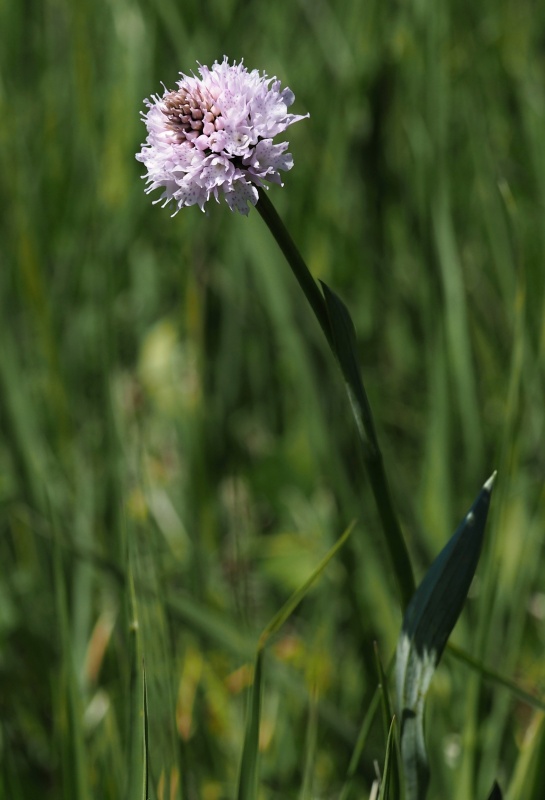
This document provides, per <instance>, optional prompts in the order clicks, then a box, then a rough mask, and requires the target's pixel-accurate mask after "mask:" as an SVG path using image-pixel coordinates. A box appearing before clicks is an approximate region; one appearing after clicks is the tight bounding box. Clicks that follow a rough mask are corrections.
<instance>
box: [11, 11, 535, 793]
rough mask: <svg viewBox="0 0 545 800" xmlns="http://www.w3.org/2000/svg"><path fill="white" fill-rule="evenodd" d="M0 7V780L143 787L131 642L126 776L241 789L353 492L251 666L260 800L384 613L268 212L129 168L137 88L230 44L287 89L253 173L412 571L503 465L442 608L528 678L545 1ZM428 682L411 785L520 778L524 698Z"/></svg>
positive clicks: (464, 674) (490, 657) (382, 636)
mask: <svg viewBox="0 0 545 800" xmlns="http://www.w3.org/2000/svg"><path fill="white" fill-rule="evenodd" d="M0 30H1V31H2V34H3V35H2V48H0V111H1V119H2V124H1V125H0V167H1V171H0V175H1V177H0V192H1V198H2V215H1V218H0V226H1V232H0V261H1V268H0V302H1V304H2V305H1V309H0V311H1V313H0V327H1V350H0V430H1V438H0V505H1V512H2V513H1V517H0V524H1V536H0V553H1V559H2V564H3V569H2V577H1V578H0V680H1V685H2V692H1V693H0V719H1V721H2V722H1V729H0V753H1V756H0V762H1V764H2V767H1V772H0V780H1V782H2V784H1V787H0V796H1V797H6V798H7V797H9V798H10V800H19V798H33V797H37V796H40V797H41V798H43V799H44V800H49V798H58V797H66V798H69V797H70V798H86V797H91V796H94V797H100V798H105V799H107V798H112V799H113V798H119V797H124V796H126V797H128V796H134V795H130V793H131V791H133V789H131V787H133V786H134V785H137V783H136V784H135V781H137V779H136V778H135V774H134V765H135V763H136V762H137V761H138V757H139V756H138V753H139V746H140V745H139V742H140V739H139V738H138V736H139V732H140V725H139V724H135V720H134V718H133V717H131V713H133V712H134V708H135V705H134V702H135V701H134V698H140V699H141V686H140V685H139V682H138V674H139V670H140V664H141V662H140V658H141V657H142V656H143V658H144V659H145V663H146V677H147V684H148V701H149V709H148V710H149V747H150V764H149V768H150V776H149V778H150V796H151V798H161V799H162V798H184V800H192V799H193V798H202V800H221V799H222V798H229V797H233V796H234V791H235V783H236V777H237V765H238V760H239V757H240V752H241V747H242V740H243V720H244V702H245V699H244V698H245V690H246V688H247V686H248V684H249V681H251V669H250V666H249V665H251V663H252V661H253V657H254V652H255V647H256V644H257V635H258V633H259V631H260V630H262V628H263V627H264V625H265V624H266V622H267V621H268V620H269V619H270V618H271V617H272V616H273V614H274V613H275V612H276V611H277V610H278V609H279V608H280V607H281V605H282V604H283V602H284V601H285V600H286V598H287V596H288V595H289V594H290V592H292V591H293V590H294V589H296V588H297V587H298V586H300V585H301V584H302V583H303V582H304V581H305V579H306V578H307V577H308V575H309V574H310V573H311V571H312V570H313V569H314V567H315V566H316V565H317V564H318V562H319V561H320V559H321V557H322V556H323V555H324V553H325V552H326V551H327V549H328V548H329V547H330V546H331V545H332V544H333V542H334V541H335V540H336V539H337V538H338V536H339V535H340V534H341V532H342V531H343V530H344V529H345V528H346V526H347V524H348V522H349V521H350V520H351V519H352V518H354V517H357V518H358V520H359V522H358V525H357V528H356V530H355V531H354V533H353V534H352V537H351V539H350V541H349V543H348V545H346V546H345V548H344V549H343V551H342V553H341V554H340V556H339V557H338V558H337V560H336V561H335V562H334V563H333V564H331V565H330V567H329V568H328V571H327V573H326V574H325V575H324V577H323V578H322V580H321V582H320V583H319V585H318V586H317V587H316V588H315V589H314V590H313V592H312V593H311V594H310V595H309V597H308V598H307V599H306V600H305V602H304V603H303V605H302V607H301V608H300V609H299V611H298V612H297V614H296V616H294V617H293V618H292V620H291V621H290V622H289V623H288V624H287V625H286V626H285V628H284V629H283V630H282V633H281V634H280V635H279V638H278V640H277V641H276V642H275V643H274V644H273V646H272V650H271V653H270V654H269V657H268V659H267V660H266V663H265V692H264V699H263V711H262V714H263V718H262V725H261V748H262V759H261V785H262V789H261V791H262V796H263V798H281V797H282V798H285V797H296V796H298V793H299V790H300V787H301V786H302V785H303V783H304V785H305V789H304V792H305V796H309V797H310V796H312V797H324V798H326V797H327V798H328V797H333V796H335V795H336V794H338V792H339V790H340V787H341V786H342V785H343V781H344V777H345V774H346V770H347V767H348V763H349V760H350V755H351V753H352V748H353V746H354V743H355V740H356V736H357V731H358V728H359V725H360V723H361V720H362V718H363V716H364V714H365V712H366V710H367V708H368V705H369V702H370V699H371V696H372V693H373V691H374V687H375V685H376V682H377V676H376V670H375V666H374V655H373V645H372V643H373V641H374V640H377V641H378V642H379V650H380V653H381V657H382V659H383V661H384V663H387V662H388V659H389V658H390V655H391V653H392V651H393V648H394V645H395V640H396V637H397V633H398V628H399V624H400V614H399V610H398V608H397V606H396V601H395V591H394V586H393V580H392V576H391V575H390V574H389V568H388V564H387V560H386V558H385V553H384V549H383V545H382V542H381V539H380V529H379V526H378V523H377V518H376V513H375V509H374V506H373V502H372V498H371V496H370V493H369V491H368V487H367V482H366V478H365V474H364V472H363V469H362V465H361V463H360V460H359V455H358V450H357V446H356V444H355V442H354V433H353V429H352V422H351V418H350V414H349V411H348V409H347V406H346V400H345V397H344V393H343V387H342V385H341V384H342V382H341V381H340V379H339V375H338V372H337V369H336V367H335V365H334V364H333V363H332V360H331V358H330V357H329V355H328V353H327V352H326V351H325V349H324V347H323V343H322V341H321V338H320V337H321V334H320V331H319V329H318V328H317V325H316V324H315V321H314V319H313V318H312V316H311V314H310V313H309V311H308V309H307V308H306V306H305V305H304V302H303V300H302V298H301V297H300V295H299V292H298V288H297V287H296V286H295V283H294V281H293V278H292V276H291V275H290V273H289V271H288V269H287V268H286V265H285V264H284V262H283V260H282V257H281V255H280V254H279V253H278V252H277V250H276V249H275V246H274V243H273V242H272V239H271V237H270V234H269V233H268V231H267V230H266V229H265V227H264V225H263V223H262V221H261V219H260V218H259V215H258V214H256V213H250V216H249V218H248V219H245V218H242V217H239V216H235V215H233V214H231V213H230V212H229V210H228V208H227V207H226V206H225V205H221V206H216V205H215V204H214V206H213V207H211V208H210V211H209V214H207V215H203V214H202V213H201V212H200V211H199V210H198V209H196V208H191V209H185V210H184V211H183V213H180V214H179V215H177V216H176V217H175V218H174V219H171V217H170V214H169V212H168V211H167V210H161V209H160V208H159V207H156V206H153V205H152V204H151V202H150V198H149V197H147V196H145V195H144V192H143V183H142V182H141V180H140V177H139V176H140V174H141V172H142V170H141V165H139V164H138V163H137V162H136V161H135V160H134V153H135V152H136V151H137V150H138V149H139V145H140V142H141V141H143V140H144V138H145V131H144V127H143V125H142V123H141V121H140V120H139V112H140V110H141V109H142V108H143V98H144V97H145V96H150V95H151V94H153V93H156V92H160V91H161V82H162V81H164V83H165V84H166V85H167V86H172V85H173V83H174V81H175V80H176V78H177V73H178V72H179V71H184V72H186V73H187V72H190V71H191V70H192V69H194V68H195V64H196V61H197V60H198V61H200V62H202V63H205V64H210V63H211V62H212V61H214V59H221V58H222V56H223V55H224V53H225V54H227V55H228V56H229V58H230V59H236V60H239V59H241V58H244V60H245V63H246V65H247V66H248V67H251V68H254V67H256V68H258V69H263V70H266V71H267V72H268V74H269V75H274V74H276V75H277V76H278V77H279V78H280V79H281V81H282V83H283V84H284V85H286V84H288V85H289V86H290V87H291V88H292V89H293V91H294V92H295V95H296V103H295V105H294V107H293V110H294V112H295V113H306V112H307V111H308V112H310V119H309V120H306V121H304V122H300V123H298V124H297V125H296V126H294V127H293V128H292V129H290V151H291V152H292V153H293V155H294V159H295V168H294V170H293V171H292V172H291V173H289V174H288V175H287V176H286V186H285V188H284V189H283V190H280V189H278V188H276V187H275V188H273V189H271V193H270V196H271V199H272V201H273V203H275V205H276V206H277V208H278V209H279V211H280V213H281V214H282V216H283V218H284V220H285V221H286V224H287V226H288V228H289V229H290V230H291V232H292V234H293V236H294V238H295V240H296V242H297V244H298V245H299V247H300V249H301V251H302V253H303V255H304V256H305V257H306V258H307V260H308V264H309V267H310V268H311V270H312V272H313V274H314V275H315V277H317V278H322V279H324V280H326V281H327V283H328V284H329V285H330V286H332V287H333V288H334V289H335V291H337V292H338V293H339V294H340V295H341V296H342V297H344V299H345V300H346V301H347V302H348V305H349V307H350V310H351V313H352V315H353V318H354V321H355V324H356V328H357V332H358V338H359V343H360V347H361V363H362V368H363V373H364V378H365V381H366V388H367V391H368V393H369V396H370V400H371V405H372V407H373V409H374V412H375V418H376V423H377V427H378V430H379V435H380V440H381V444H382V447H383V450H384V453H385V461H386V467H387V470H388V473H389V475H390V481H391V484H392V489H393V494H394V498H395V501H396V504H397V507H398V509H399V513H400V517H401V519H402V523H403V527H404V530H405V532H406V535H407V539H408V543H409V547H410V551H411V554H412V555H413V559H414V563H415V567H416V571H417V574H418V575H419V576H421V575H422V573H423V570H424V569H425V568H426V566H427V565H428V564H429V563H430V562H431V560H432V558H433V556H434V555H435V553H436V552H438V551H439V549H440V548H441V546H442V545H443V543H444V542H445V541H446V539H447V536H448V535H449V534H450V533H451V532H452V530H453V529H454V526H455V525H456V523H457V522H458V520H459V518H461V515H462V514H463V513H464V511H465V509H466V507H467V506H468V505H469V502H470V500H471V498H472V497H473V496H474V495H475V493H476V491H477V489H478V487H479V486H480V485H481V484H482V482H483V480H484V479H485V478H487V477H488V475H489V474H490V473H491V472H492V470H493V469H494V468H498V470H499V475H498V485H497V493H496V495H495V499H494V503H493V509H492V515H491V519H490V521H489V529H488V531H489V532H488V541H487V542H486V544H485V551H484V554H483V557H482V561H481V567H480V569H479V573H478V580H477V581H476V582H475V584H474V587H473V590H472V595H471V599H470V601H469V603H468V607H467V609H466V611H465V613H464V615H463V620H462V621H461V623H460V625H459V626H458V628H457V631H456V634H455V637H456V640H457V641H458V642H459V643H460V644H462V645H463V646H465V647H466V648H468V649H470V650H471V652H472V653H473V654H477V655H479V656H480V657H482V658H483V659H484V661H485V662H486V663H489V664H492V665H494V666H495V667H496V668H498V669H500V670H501V671H502V672H503V673H505V674H507V675H514V676H515V677H516V678H517V680H518V681H519V683H520V684H521V685H522V686H523V687H524V688H525V689H526V690H527V691H533V692H536V693H538V692H539V691H540V690H542V689H543V685H544V672H543V648H544V644H545V634H544V617H545V579H544V577H543V569H542V566H543V555H542V544H541V543H542V539H543V527H544V496H543V491H542V484H543V475H544V469H545V462H544V448H543V427H544V419H545V418H544V413H543V411H544V401H543V396H544V395H543V388H544V378H545V360H544V348H545V324H544V323H545V313H544V311H545V309H544V303H545V269H544V265H545V148H544V138H545V137H544V134H545V12H544V11H543V10H542V9H540V8H539V6H538V5H536V4H535V3H533V2H530V0H516V2H515V0H500V2H491V0H483V2H481V3H479V4H478V5H475V4H472V3H470V2H468V0H461V2H458V3H454V2H450V3H448V2H444V3H440V4H437V3H433V2H431V0H413V2H407V1H406V2H397V3H393V2H392V3H378V2H376V1H375V0H369V2H366V3H362V2H357V0H330V2H328V0H315V1H314V2H312V3H311V2H310V0H293V1H292V2H290V3H287V2H280V3H277V4H268V3H267V4H266V3H259V2H257V0H254V1H253V2H243V1H242V0H210V2H204V3H202V2H197V1H196V0H186V1H185V2H184V3H182V2H176V0H155V2H150V0H93V2H91V0H77V2H76V0H42V1H41V2H39V3H37V2H32V0H19V1H18V2H10V1H9V0H3V1H2V2H0ZM131 585H134V593H132V592H131V589H130V587H131ZM135 620H137V623H138V624H137V625H135V624H134V623H135ZM140 699H139V700H138V702H140ZM429 706H430V708H429V718H428V736H429V739H430V762H431V768H432V790H431V796H433V797H452V798H456V800H467V798H473V797H475V798H484V797H485V796H486V793H487V792H488V791H489V790H490V787H491V785H492V782H493V779H494V778H495V777H498V779H499V781H500V783H501V784H502V786H503V787H509V786H510V787H511V788H510V793H508V795H507V796H508V797H509V799H510V800H515V798H529V797H536V798H537V797H542V796H543V793H544V792H545V778H544V777H543V774H542V768H541V764H542V763H543V757H542V755H541V754H542V753H543V748H544V744H543V742H544V738H543V725H542V723H541V721H540V719H539V717H536V716H534V714H533V713H532V712H531V710H530V709H528V708H526V707H523V706H521V705H520V704H518V703H516V702H515V701H514V700H513V699H512V698H511V697H510V696H509V695H508V694H507V693H506V691H505V690H503V689H498V688H495V687H494V686H491V685H490V684H483V682H482V680H481V679H480V677H479V675H478V674H475V673H472V672H470V671H469V669H468V668H467V667H465V666H463V665H461V664H459V663H458V662H455V661H454V660H449V659H448V658H446V659H445V664H444V665H443V666H442V667H441V668H440V670H439V672H438V673H437V675H436V677H435V680H434V684H433V686H432V691H431V693H430V702H429ZM309 731H310V733H309ZM309 742H310V743H311V744H309ZM384 748H385V741H384V737H383V735H382V731H381V726H380V724H377V725H376V730H374V731H373V732H372V735H371V736H370V738H369V741H368V744H367V747H366V749H365V753H364V759H363V762H362V764H361V766H360V769H359V771H358V781H359V784H358V786H359V795H360V796H367V795H368V792H369V790H370V786H371V783H372V781H373V779H374V768H373V759H378V760H379V762H380V763H383V755H384ZM135 753H136V754H137V755H136V756H135V755H134V754H135ZM309 759H311V760H309ZM511 781H512V782H511Z"/></svg>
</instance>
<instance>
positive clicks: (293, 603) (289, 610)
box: [259, 520, 356, 648]
mask: <svg viewBox="0 0 545 800" xmlns="http://www.w3.org/2000/svg"><path fill="white" fill-rule="evenodd" d="M355 524H356V522H355V520H354V521H353V522H351V523H350V525H349V526H348V528H347V529H346V530H345V532H344V533H343V534H342V536H341V537H340V538H339V540H338V541H337V542H335V544H334V545H333V547H332V548H331V549H330V550H329V551H328V552H327V553H326V555H325V556H324V557H323V559H322V560H321V561H320V563H319V564H318V566H317V567H316V569H315V570H314V571H313V572H312V574H311V575H310V577H309V578H308V579H307V580H306V581H305V583H304V584H303V585H302V586H301V588H300V589H297V591H295V592H294V593H293V594H292V595H291V597H290V598H289V599H288V600H287V601H286V602H285V603H284V605H283V606H282V608H281V609H280V611H278V613H277V614H275V615H274V617H273V618H272V619H271V621H270V622H269V624H268V625H267V626H266V627H265V628H264V630H263V633H262V634H261V636H260V638H259V647H260V648H263V647H265V645H266V644H267V642H268V640H269V639H270V638H271V636H273V635H274V634H275V633H277V632H278V631H279V630H280V628H281V627H282V625H283V624H284V623H285V622H286V620H287V619H288V617H290V616H291V614H293V612H294V611H295V609H296V608H297V606H298V605H299V603H300V602H301V601H302V600H303V598H304V597H305V595H306V594H307V593H308V591H309V590H310V589H311V587H312V585H313V583H314V582H315V581H316V580H317V579H318V578H319V577H320V575H321V574H322V572H323V571H324V570H325V568H326V567H327V565H328V564H329V562H330V561H331V559H332V558H334V556H335V555H336V554H337V552H338V551H339V550H340V549H341V547H342V546H343V545H344V543H345V542H346V540H347V539H348V537H349V536H350V534H351V533H352V531H353V529H354V526H355Z"/></svg>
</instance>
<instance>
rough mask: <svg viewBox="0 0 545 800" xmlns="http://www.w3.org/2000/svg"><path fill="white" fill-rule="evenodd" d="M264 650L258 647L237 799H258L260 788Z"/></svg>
mask: <svg viewBox="0 0 545 800" xmlns="http://www.w3.org/2000/svg"><path fill="white" fill-rule="evenodd" d="M262 679H263V650H262V649H261V648H258V651H257V655H256V660H255V669H254V682H253V684H252V689H251V692H250V703H249V707H248V713H247V715H246V728H245V733H244V747H243V750H242V759H241V762H240V771H239V779H238V789H237V800H256V798H257V789H258V761H259V722H260V717H261V697H262V693H263V686H262Z"/></svg>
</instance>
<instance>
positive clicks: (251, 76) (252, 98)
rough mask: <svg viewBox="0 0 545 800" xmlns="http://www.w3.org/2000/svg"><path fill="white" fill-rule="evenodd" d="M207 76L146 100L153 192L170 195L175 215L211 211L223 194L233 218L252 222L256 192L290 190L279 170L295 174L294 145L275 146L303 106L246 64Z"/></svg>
mask: <svg viewBox="0 0 545 800" xmlns="http://www.w3.org/2000/svg"><path fill="white" fill-rule="evenodd" d="M199 73H200V75H201V77H200V78H197V77H196V76H195V75H193V77H188V76H187V75H184V74H183V73H180V74H181V75H182V80H180V81H178V88H177V89H176V90H175V91H173V92H170V91H168V90H167V89H166V88H165V92H164V94H163V96H162V97H158V96H157V95H154V96H153V97H152V98H151V100H146V105H147V107H148V111H147V113H142V117H143V119H144V121H145V123H146V127H147V129H148V137H147V139H146V142H145V143H144V144H143V145H142V150H141V151H140V152H139V153H137V155H136V158H137V159H138V161H142V163H143V164H145V166H146V169H147V175H145V176H144V177H146V178H147V186H146V192H152V191H153V190H154V189H159V188H161V189H163V194H162V195H161V197H159V198H158V200H156V201H155V202H160V201H161V200H163V201H164V202H163V206H166V205H167V204H168V203H170V202H171V201H172V202H173V203H174V204H175V205H176V206H177V209H176V211H175V212H174V213H177V212H178V211H179V210H180V209H181V208H182V207H183V206H192V205H195V204H197V205H198V206H200V208H201V209H202V210H203V211H204V206H205V203H206V202H207V201H208V200H210V198H211V197H215V198H216V200H217V201H218V202H219V200H220V193H221V194H223V195H224V196H225V200H226V201H227V204H228V205H229V208H230V209H231V211H240V213H241V214H248V203H251V204H252V205H255V204H256V203H257V198H258V193H257V188H256V187H257V186H264V182H265V181H272V182H273V183H279V184H280V185H282V181H281V178H280V173H279V170H281V169H283V170H288V169H291V168H292V166H293V158H292V157H291V154H290V153H287V152H286V150H287V148H288V142H280V143H279V144H273V139H274V137H275V136H277V135H278V134H279V133H282V132H283V131H285V130H286V128H287V127H288V125H291V124H292V123H293V122H297V121H298V120H300V119H304V116H298V115H296V114H288V107H289V106H291V104H292V103H293V101H294V99H295V98H294V95H293V92H292V91H291V90H290V89H281V87H280V81H277V80H276V78H268V77H267V75H266V74H265V73H263V74H262V75H260V73H259V72H258V70H256V69H254V70H252V71H251V72H248V70H247V69H246V67H245V66H243V64H242V63H240V64H233V65H232V66H231V65H230V64H229V63H228V61H227V56H225V57H224V59H223V61H222V62H221V64H220V63H218V62H217V61H216V62H215V63H214V65H213V66H212V69H209V68H208V67H204V66H199ZM305 116H308V114H306V115H305Z"/></svg>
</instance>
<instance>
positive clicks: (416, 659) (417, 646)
mask: <svg viewBox="0 0 545 800" xmlns="http://www.w3.org/2000/svg"><path fill="white" fill-rule="evenodd" d="M494 478H495V473H494V475H492V477H491V478H489V480H488V481H487V482H486V483H485V484H484V486H483V488H482V489H481V492H480V493H479V495H478V497H477V499H476V500H475V502H474V503H473V505H472V506H471V509H470V510H469V512H468V513H467V515H466V516H465V518H464V520H463V521H462V523H461V524H460V526H459V527H458V529H457V530H456V532H455V533H454V535H453V536H452V538H451V539H450V540H449V542H448V543H447V545H446V546H445V547H444V548H443V550H442V551H441V552H440V553H439V555H438V556H437V558H436V559H435V561H434V562H433V564H432V565H431V567H430V569H429V570H428V572H427V573H426V575H425V577H424V580H423V581H422V583H421V584H420V586H419V587H418V589H417V590H416V592H415V594H414V596H413V598H412V600H411V602H410V603H409V606H408V608H407V611H406V612H405V616H404V618H403V625H402V629H401V634H400V637H399V640H398V644H397V655H396V689H397V702H398V709H399V714H400V719H401V756H402V762H403V772H404V775H405V784H406V793H407V794H406V796H407V800H423V798H424V797H425V796H426V791H427V787H428V782H429V768H428V760H427V755H426V748H425V743H424V701H425V697H426V693H427V691H428V688H429V685H430V682H431V679H432V676H433V673H434V671H435V669H436V667H437V664H438V663H439V659H440V658H441V655H442V653H443V649H444V647H445V645H446V643H447V639H448V637H449V636H450V633H451V631H452V629H453V628H454V625H455V624H456V620H457V619H458V617H459V615H460V612H461V610H462V607H463V605H464V602H465V599H466V597H467V593H468V591H469V587H470V584H471V581H472V579H473V575H474V574H475V570H476V568H477V563H478V561H479V556H480V553H481V547H482V543H483V537H484V528H485V524H486V518H487V515H488V507H489V505H490V493H491V491H492V484H493V482H494Z"/></svg>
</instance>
